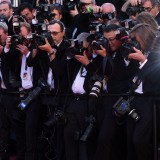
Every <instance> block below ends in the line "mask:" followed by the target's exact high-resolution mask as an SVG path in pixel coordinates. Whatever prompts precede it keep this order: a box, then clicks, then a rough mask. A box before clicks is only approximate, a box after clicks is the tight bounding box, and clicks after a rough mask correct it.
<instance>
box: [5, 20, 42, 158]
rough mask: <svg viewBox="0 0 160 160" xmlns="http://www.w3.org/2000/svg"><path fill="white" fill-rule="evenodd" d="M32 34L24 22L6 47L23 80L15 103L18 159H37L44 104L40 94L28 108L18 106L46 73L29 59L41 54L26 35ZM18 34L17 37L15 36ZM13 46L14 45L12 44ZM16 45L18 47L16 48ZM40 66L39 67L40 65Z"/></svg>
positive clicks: (14, 125)
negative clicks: (23, 109)
mask: <svg viewBox="0 0 160 160" xmlns="http://www.w3.org/2000/svg"><path fill="white" fill-rule="evenodd" d="M29 34H31V27H30V25H29V23H25V22H24V23H21V25H20V32H19V35H18V37H17V36H16V39H17V40H15V41H13V36H11V37H8V39H7V45H6V50H7V52H8V53H9V54H10V55H11V56H12V66H13V67H14V72H15V73H16V77H17V79H19V80H20V81H21V84H20V86H19V87H20V88H19V90H20V91H21V93H20V95H19V97H17V98H16V99H14V100H15V103H16V104H15V103H14V105H13V106H12V111H11V114H12V123H13V127H14V129H15V134H16V142H17V159H18V160H21V159H26V160H31V159H32V160H35V159H37V156H38V155H37V137H38V135H39V134H40V126H41V120H42V117H43V113H44V112H43V108H42V105H41V101H40V99H39V97H36V98H35V99H34V100H33V101H32V102H31V103H30V104H29V106H27V108H26V110H25V111H22V110H21V109H20V108H18V107H17V106H18V104H19V103H20V102H21V101H22V100H24V99H25V98H26V97H27V95H28V93H30V92H31V91H32V90H33V89H34V88H35V87H37V85H38V80H39V78H41V77H43V74H42V73H43V71H42V70H41V67H40V66H39V68H38V67H37V66H36V67H35V66H34V65H39V64H38V63H37V64H36V63H35V64H34V65H33V66H32V65H31V64H30V63H29V62H30V56H32V57H34V56H36V54H38V51H37V49H35V48H32V46H31V42H30V40H29V39H27V36H28V35H29ZM14 38H15V37H14ZM13 47H14V48H13ZM15 48H16V49H15ZM37 68H38V69H37Z"/></svg>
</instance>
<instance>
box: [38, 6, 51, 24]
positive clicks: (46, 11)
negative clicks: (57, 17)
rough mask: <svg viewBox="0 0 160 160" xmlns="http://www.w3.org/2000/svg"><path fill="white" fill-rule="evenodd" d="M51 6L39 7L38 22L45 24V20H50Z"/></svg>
mask: <svg viewBox="0 0 160 160" xmlns="http://www.w3.org/2000/svg"><path fill="white" fill-rule="evenodd" d="M50 11H51V5H49V4H40V5H39V6H37V12H36V16H35V17H36V19H37V20H38V22H39V23H40V22H44V20H45V19H47V20H50Z"/></svg>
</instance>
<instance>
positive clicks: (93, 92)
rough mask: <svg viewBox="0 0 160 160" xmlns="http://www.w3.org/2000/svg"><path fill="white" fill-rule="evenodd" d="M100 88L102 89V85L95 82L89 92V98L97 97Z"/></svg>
mask: <svg viewBox="0 0 160 160" xmlns="http://www.w3.org/2000/svg"><path fill="white" fill-rule="evenodd" d="M101 87H102V83H101V82H99V81H96V82H95V83H94V85H93V87H92V89H91V92H90V94H89V95H90V96H95V97H98V95H99V93H100V90H101Z"/></svg>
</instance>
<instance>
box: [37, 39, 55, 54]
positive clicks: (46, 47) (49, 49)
mask: <svg viewBox="0 0 160 160" xmlns="http://www.w3.org/2000/svg"><path fill="white" fill-rule="evenodd" d="M45 42H46V43H45V44H44V45H41V46H38V48H39V49H41V50H43V51H46V52H48V53H49V54H50V53H52V52H53V49H52V47H51V45H50V43H49V42H48V40H47V38H45Z"/></svg>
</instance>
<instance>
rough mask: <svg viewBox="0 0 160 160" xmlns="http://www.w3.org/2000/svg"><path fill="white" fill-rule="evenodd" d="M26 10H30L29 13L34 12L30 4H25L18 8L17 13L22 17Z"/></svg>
mask: <svg viewBox="0 0 160 160" xmlns="http://www.w3.org/2000/svg"><path fill="white" fill-rule="evenodd" d="M26 8H27V9H29V11H31V12H32V10H33V7H32V6H31V5H30V4H29V3H28V2H24V3H22V4H21V5H20V6H19V7H18V9H17V13H18V14H19V15H20V14H21V12H22V11H23V10H24V9H26Z"/></svg>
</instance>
